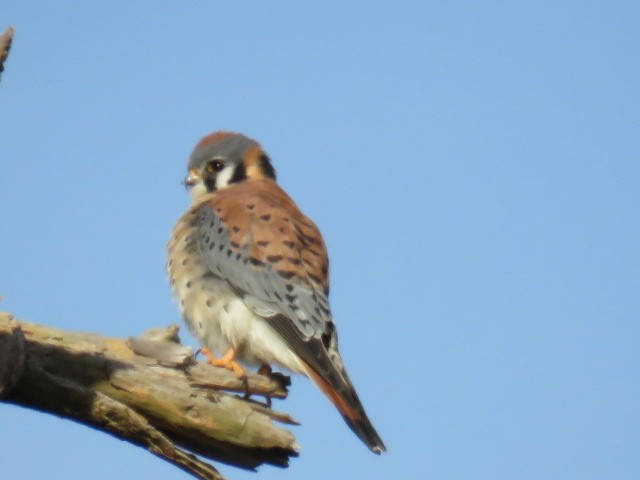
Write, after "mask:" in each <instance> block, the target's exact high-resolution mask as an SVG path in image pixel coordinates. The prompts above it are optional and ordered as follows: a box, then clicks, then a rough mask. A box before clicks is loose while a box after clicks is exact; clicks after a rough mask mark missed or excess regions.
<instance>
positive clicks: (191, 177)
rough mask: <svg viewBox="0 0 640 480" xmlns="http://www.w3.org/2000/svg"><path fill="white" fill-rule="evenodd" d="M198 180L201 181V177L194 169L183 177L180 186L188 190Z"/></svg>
mask: <svg viewBox="0 0 640 480" xmlns="http://www.w3.org/2000/svg"><path fill="white" fill-rule="evenodd" d="M200 180H202V176H201V175H200V172H199V171H198V170H196V169H195V168H194V169H192V170H189V173H188V174H187V176H186V177H184V180H183V181H182V184H183V185H184V186H185V187H186V188H189V187H193V186H194V185H195V184H196V183H198V182H199V181H200Z"/></svg>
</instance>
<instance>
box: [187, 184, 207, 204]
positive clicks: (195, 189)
mask: <svg viewBox="0 0 640 480" xmlns="http://www.w3.org/2000/svg"><path fill="white" fill-rule="evenodd" d="M205 193H207V187H205V185H204V182H203V181H199V182H198V183H196V184H195V185H193V186H192V187H191V188H189V195H191V201H193V202H195V201H196V200H198V199H199V198H200V197H201V196H202V195H204V194H205Z"/></svg>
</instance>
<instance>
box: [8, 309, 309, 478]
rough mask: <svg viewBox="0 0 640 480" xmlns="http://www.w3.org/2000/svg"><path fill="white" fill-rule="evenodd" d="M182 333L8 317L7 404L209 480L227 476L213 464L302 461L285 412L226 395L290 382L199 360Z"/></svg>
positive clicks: (271, 392)
mask: <svg viewBox="0 0 640 480" xmlns="http://www.w3.org/2000/svg"><path fill="white" fill-rule="evenodd" d="M176 332H177V327H175V326H172V327H169V328H168V329H162V330H156V331H155V332H152V333H150V334H149V335H147V336H145V337H136V338H129V339H127V340H125V339H118V338H108V337H103V336H101V335H98V334H88V333H80V332H68V331H64V330H60V329H56V328H52V327H48V326H44V325H37V324H34V323H29V322H25V321H18V320H16V319H14V318H13V317H12V316H11V315H9V314H6V313H0V400H2V401H5V402H9V403H13V404H16V405H22V406H25V407H28V408H33V409H36V410H40V411H44V412H48V413H53V414H55V415H59V416H62V417H65V418H70V419H73V420H75V421H78V422H80V423H83V424H86V425H89V426H91V427H94V428H96V429H99V430H102V431H105V432H108V433H110V434H112V435H114V436H116V437H118V438H121V439H124V440H127V441H129V442H131V443H133V444H135V445H139V446H142V447H144V448H146V449H147V450H149V451H150V452H152V453H154V454H155V455H157V456H159V457H161V458H163V459H165V460H166V461H168V462H170V463H173V464H174V465H176V466H178V467H179V468H182V469H183V470H185V471H187V472H189V473H190V474H192V475H193V476H195V477H197V478H200V479H215V480H219V479H222V476H221V475H220V474H219V473H218V471H217V470H216V469H215V468H214V467H212V466H211V465H209V464H207V463H205V462H203V461H202V460H200V459H198V458H197V457H196V456H195V455H194V454H193V453H189V452H187V451H185V449H186V450H190V451H191V452H194V453H196V454H199V455H202V456H203V457H207V458H211V459H216V460H219V461H222V462H225V463H228V464H231V465H235V466H239V467H242V468H247V469H255V468H257V467H258V466H259V465H261V464H265V463H267V464H272V465H277V466H282V467H284V466H287V465H288V459H289V458H290V457H291V456H297V452H298V448H299V447H298V445H297V443H296V441H295V438H294V436H293V434H292V433H291V432H289V431H288V430H284V429H281V428H279V427H276V426H275V425H274V424H273V421H274V420H275V421H278V422H281V423H288V424H296V423H297V422H295V421H294V420H293V419H291V418H290V417H289V416H288V415H286V414H284V413H279V412H275V411H274V410H272V409H271V408H268V407H267V406H266V405H264V404H262V403H259V402H256V401H251V400H246V399H244V398H242V397H241V396H238V395H233V394H230V393H227V392H225V391H229V390H231V391H236V392H242V393H244V392H245V391H246V392H248V393H250V394H252V395H262V396H265V397H268V398H271V397H276V398H284V397H286V394H287V391H286V387H287V385H288V383H287V381H288V379H287V377H284V376H272V377H266V376H262V375H249V376H248V378H247V381H246V382H243V381H241V380H239V379H237V378H236V377H235V376H234V375H233V373H231V372H228V371H227V370H224V369H220V368H215V367H212V366H210V365H206V364H203V363H198V362H195V360H194V356H193V354H192V353H191V349H189V348H187V347H184V346H182V345H180V344H179V343H174V342H172V340H174V339H175V337H176V335H175V334H176Z"/></svg>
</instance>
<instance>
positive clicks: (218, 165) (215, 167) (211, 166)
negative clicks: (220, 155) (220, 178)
mask: <svg viewBox="0 0 640 480" xmlns="http://www.w3.org/2000/svg"><path fill="white" fill-rule="evenodd" d="M206 168H207V172H208V173H218V172H219V171H220V170H222V169H223V168H224V162H223V161H222V160H212V161H210V162H209V163H207V167H206Z"/></svg>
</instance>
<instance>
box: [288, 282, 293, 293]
mask: <svg viewBox="0 0 640 480" xmlns="http://www.w3.org/2000/svg"><path fill="white" fill-rule="evenodd" d="M286 288H287V292H292V291H293V285H291V284H290V283H287V285H286Z"/></svg>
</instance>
